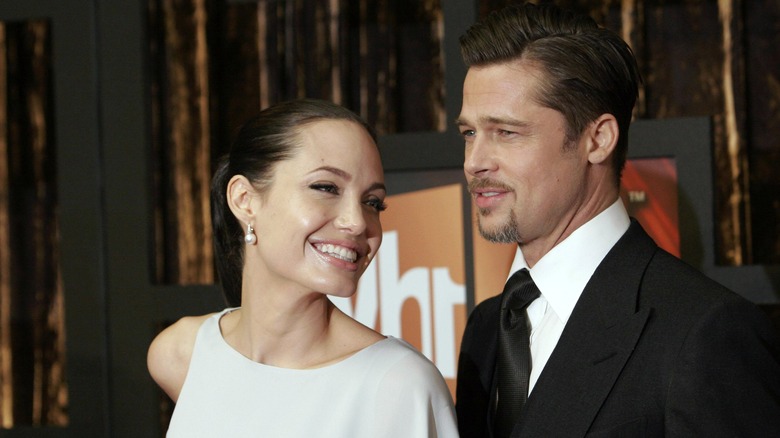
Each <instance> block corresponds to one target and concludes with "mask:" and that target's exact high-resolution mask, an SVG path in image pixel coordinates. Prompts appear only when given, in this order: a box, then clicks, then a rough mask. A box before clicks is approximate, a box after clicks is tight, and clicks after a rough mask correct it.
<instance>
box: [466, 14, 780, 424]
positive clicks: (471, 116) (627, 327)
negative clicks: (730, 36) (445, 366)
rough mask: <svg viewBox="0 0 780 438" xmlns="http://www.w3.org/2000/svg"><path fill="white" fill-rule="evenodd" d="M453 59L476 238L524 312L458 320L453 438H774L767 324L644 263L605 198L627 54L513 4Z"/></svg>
mask: <svg viewBox="0 0 780 438" xmlns="http://www.w3.org/2000/svg"><path fill="white" fill-rule="evenodd" d="M461 49H462V53H463V56H464V60H465V62H466V64H467V66H468V67H469V69H468V73H467V75H466V79H465V82H464V85H463V106H462V110H461V114H460V116H459V119H458V125H459V127H460V131H461V133H462V135H463V137H464V139H465V143H466V151H465V152H466V154H465V163H464V170H465V173H466V179H467V180H468V185H469V190H470V192H471V194H472V196H473V197H474V201H475V204H476V207H477V209H478V219H479V228H480V232H481V233H482V235H483V236H484V237H485V238H487V239H489V240H491V241H495V242H503V243H508V242H517V244H518V248H519V250H518V255H517V257H516V259H515V263H514V266H513V268H512V269H513V272H514V271H518V270H520V271H523V268H525V269H526V270H529V271H530V279H529V275H528V274H523V275H524V276H525V278H526V280H524V281H525V283H523V284H524V286H523V288H525V289H522V290H527V291H536V290H537V288H538V292H535V293H530V292H529V299H531V300H533V301H532V302H531V303H530V304H529V305H527V307H524V306H525V304H515V303H514V301H512V300H514V298H509V297H510V296H515V292H512V291H509V290H508V289H513V287H507V288H506V289H505V292H504V293H503V294H502V296H497V297H493V298H490V299H488V300H486V301H484V302H483V303H481V304H480V305H478V306H477V307H476V309H474V311H473V312H472V314H471V315H470V316H469V321H468V324H467V327H466V331H465V334H464V337H463V342H462V345H461V356H460V360H459V369H458V384H457V399H456V404H457V413H458V422H459V429H460V433H461V436H463V437H466V438H468V437H490V436H493V437H501V436H513V437H521V436H529V437H559V436H561V437H562V436H565V437H576V436H585V435H588V436H596V435H597V434H598V436H664V435H673V436H701V437H704V436H706V437H715V436H739V437H746V436H772V435H774V436H780V435H778V434H780V342H779V341H778V339H777V336H776V334H775V333H774V330H773V328H772V326H771V325H770V324H769V322H768V318H766V317H765V315H763V314H762V313H761V312H760V310H758V309H757V308H756V307H755V306H754V305H752V304H751V303H749V302H748V301H747V300H745V299H743V298H741V297H739V296H738V295H737V294H734V293H733V292H731V291H729V290H727V289H725V288H724V287H722V286H721V285H719V284H717V283H715V282H713V281H711V280H709V279H708V278H706V277H705V276H704V275H702V274H700V273H699V272H698V271H695V270H694V269H692V268H691V267H689V266H688V265H686V264H684V263H683V262H681V261H680V260H679V259H677V258H675V257H673V256H671V255H670V254H668V253H666V252H665V251H663V250H662V249H660V248H658V247H657V246H656V244H655V243H654V242H653V241H652V240H651V238H650V237H649V236H648V235H647V234H646V233H645V232H644V230H643V229H642V227H641V226H640V225H639V224H638V223H637V222H636V221H634V220H632V219H629V217H628V215H627V213H626V210H625V208H624V206H623V204H622V203H621V201H620V198H619V181H620V174H621V170H622V168H623V165H624V162H625V158H626V147H627V140H628V128H629V124H630V121H631V113H632V109H633V106H634V103H635V100H636V96H637V90H638V84H639V82H640V77H639V73H638V69H637V66H636V61H635V59H634V56H633V53H632V52H631V50H630V48H629V47H628V46H627V45H626V44H625V42H624V41H622V40H621V39H620V38H619V37H618V36H616V35H615V34H614V33H612V32H609V31H607V30H605V29H600V28H598V26H597V25H596V24H595V23H594V22H593V21H592V20H591V19H590V18H588V17H585V16H577V15H573V14H571V13H568V12H564V11H561V10H558V9H556V8H554V7H553V6H550V5H545V6H534V5H523V6H514V7H509V8H506V9H504V10H501V11H498V12H496V13H494V14H492V15H490V16H489V17H487V18H486V19H485V20H484V21H483V22H481V23H477V24H475V25H474V26H472V27H471V28H470V29H469V30H468V31H467V33H466V34H465V35H464V36H462V37H461ZM529 271H523V272H529ZM519 276H522V275H519ZM513 277H514V276H513ZM531 279H532V280H533V283H530V280H531ZM511 282H512V283H514V280H512V281H511ZM534 284H535V286H534ZM518 293H519V292H518ZM539 293H540V295H539V296H538V298H535V299H534V297H535V296H536V294H539ZM502 300H503V301H504V302H503V304H502ZM502 307H506V309H504V310H502ZM512 309H514V310H512ZM523 309H525V310H523ZM510 310H511V312H510ZM502 312H503V313H502ZM525 318H527V320H526V319H525ZM529 328H530V338H528V336H529V335H528V334H526V335H525V337H522V336H521V337H519V338H517V339H516V340H510V341H506V342H505V341H503V339H510V338H511V336H515V335H509V334H506V333H512V332H511V330H526V331H528V329H529ZM518 339H519V340H518ZM529 339H530V341H529ZM529 342H530V347H529V346H528V345H526V346H525V347H524V349H525V353H524V354H525V358H524V359H523V358H522V355H523V353H518V351H520V350H523V348H522V347H523V344H528V343H529ZM529 348H530V351H528V350H529ZM514 350H516V351H514ZM529 353H530V362H529V359H528V354H529ZM514 357H520V359H519V360H520V361H519V362H511V360H515V359H512V358H514ZM513 363H516V364H517V365H508V364H513ZM529 367H530V373H528V374H526V373H525V372H527V371H528V370H527V368H529ZM524 369H525V372H524V371H523V370H524ZM526 395H527V401H524V399H525V396H526ZM513 400H515V401H513ZM602 433H603V435H602ZM590 434H593V435H590Z"/></svg>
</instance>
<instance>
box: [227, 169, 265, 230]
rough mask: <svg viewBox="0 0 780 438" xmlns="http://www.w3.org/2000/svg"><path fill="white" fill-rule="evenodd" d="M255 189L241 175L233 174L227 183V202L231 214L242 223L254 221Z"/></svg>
mask: <svg viewBox="0 0 780 438" xmlns="http://www.w3.org/2000/svg"><path fill="white" fill-rule="evenodd" d="M256 193H257V192H256V191H255V189H254V187H252V184H251V183H250V182H249V180H248V179H247V178H246V177H245V176H243V175H234V176H233V177H232V178H230V181H228V184H227V194H226V197H227V203H228V207H230V211H232V212H233V215H234V216H235V217H236V219H238V220H239V221H241V223H242V224H244V225H247V224H252V223H254V217H255V208H256V207H257V205H256V204H255V202H254V201H255V200H257V199H258V197H257V196H256Z"/></svg>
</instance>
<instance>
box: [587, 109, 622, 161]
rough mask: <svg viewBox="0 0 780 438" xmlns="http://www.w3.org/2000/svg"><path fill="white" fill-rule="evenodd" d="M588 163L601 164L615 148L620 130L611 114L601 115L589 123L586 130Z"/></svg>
mask: <svg viewBox="0 0 780 438" xmlns="http://www.w3.org/2000/svg"><path fill="white" fill-rule="evenodd" d="M586 132H587V136H588V137H587V139H588V161H589V162H590V163H591V164H602V163H604V162H605V161H606V160H607V159H609V157H611V156H612V152H614V150H615V146H617V141H618V136H619V135H620V130H619V128H618V123H617V119H615V116H613V115H612V114H602V115H601V116H599V118H597V119H596V120H594V121H593V122H591V124H590V126H589V127H588V129H587V131H586Z"/></svg>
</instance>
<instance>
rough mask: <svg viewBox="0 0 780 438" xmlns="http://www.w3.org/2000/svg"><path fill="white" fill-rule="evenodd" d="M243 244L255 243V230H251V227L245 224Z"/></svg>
mask: <svg viewBox="0 0 780 438" xmlns="http://www.w3.org/2000/svg"><path fill="white" fill-rule="evenodd" d="M244 242H246V244H247V245H254V244H255V243H257V235H255V229H254V228H252V225H249V224H247V226H246V234H245V235H244Z"/></svg>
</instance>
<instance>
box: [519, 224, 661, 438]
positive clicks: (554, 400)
mask: <svg viewBox="0 0 780 438" xmlns="http://www.w3.org/2000/svg"><path fill="white" fill-rule="evenodd" d="M656 250H657V246H656V245H655V243H654V242H653V241H652V240H651V239H650V238H649V237H648V236H647V234H645V232H644V230H642V228H641V227H640V226H639V225H638V224H637V223H636V222H632V224H631V226H630V227H629V230H628V231H627V232H626V234H625V235H624V236H623V237H622V238H621V239H620V240H619V241H618V243H617V244H615V247H613V248H612V250H611V251H610V252H609V253H608V254H607V256H606V257H605V258H604V260H603V261H602V263H601V264H600V265H599V267H598V269H597V270H596V272H595V273H594V274H593V277H592V278H591V279H590V281H589V282H588V284H587V285H586V286H585V290H584V291H583V293H582V295H581V296H580V299H579V301H578V302H577V305H576V306H575V308H574V311H573V312H572V315H571V317H570V318H569V321H568V322H567V324H566V327H565V329H564V331H563V333H562V334H561V338H560V340H559V341H558V344H557V345H556V347H555V349H554V350H553V353H552V355H551V356H550V359H549V360H548V362H547V364H546V365H545V368H544V371H542V374H541V375H540V376H539V380H538V381H537V383H536V385H535V386H534V389H533V391H532V392H531V395H530V397H529V399H528V402H527V404H526V406H525V412H524V414H523V417H522V419H521V421H519V422H518V425H517V427H515V430H514V433H513V435H512V436H516V437H519V436H564V435H565V436H584V435H585V434H586V432H587V431H588V429H589V428H590V425H591V424H592V422H593V420H594V418H595V416H596V414H597V413H598V411H599V409H600V407H601V405H602V404H603V403H604V400H605V399H606V397H607V395H608V394H609V392H610V390H611V389H612V386H613V385H614V383H615V381H616V380H617V377H618V376H619V375H620V372H621V370H622V369H623V366H624V365H625V363H626V361H627V360H628V358H629V357H630V356H631V353H632V351H633V349H634V346H635V345H636V343H637V341H638V340H639V337H640V335H641V333H642V331H643V329H644V327H645V323H646V322H647V318H648V317H649V315H650V309H643V310H640V311H637V295H638V292H639V286H640V283H641V279H642V275H643V273H644V270H645V268H646V266H647V264H648V263H649V261H650V259H651V258H652V255H653V254H654V253H655V251H656Z"/></svg>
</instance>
